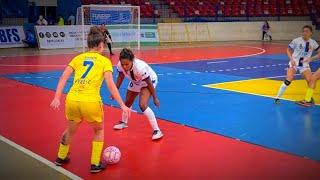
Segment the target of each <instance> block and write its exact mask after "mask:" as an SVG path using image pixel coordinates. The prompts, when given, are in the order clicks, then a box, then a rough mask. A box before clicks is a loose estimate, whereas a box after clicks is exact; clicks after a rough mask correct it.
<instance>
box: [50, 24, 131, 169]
mask: <svg viewBox="0 0 320 180" xmlns="http://www.w3.org/2000/svg"><path fill="white" fill-rule="evenodd" d="M104 42H105V38H104V36H103V34H102V33H101V31H100V30H99V29H98V28H97V27H92V28H91V29H90V33H89V35H88V39H87V43H88V47H89V48H90V51H88V52H86V53H82V54H80V55H78V56H76V57H75V58H73V60H72V61H71V62H70V63H69V65H68V66H67V67H66V69H65V70H64V72H63V74H62V76H61V78H60V80H59V84H58V87H57V90H56V94H55V97H54V99H53V101H52V103H51V107H52V108H54V109H57V108H59V106H60V99H61V94H62V91H63V89H64V86H65V84H66V82H67V80H68V79H69V77H70V76H71V74H72V73H74V81H73V85H72V87H71V89H70V91H69V93H68V95H67V97H66V105H65V112H66V117H67V120H68V127H67V129H66V130H65V131H64V132H63V135H62V139H61V143H60V147H59V151H58V158H57V159H56V161H55V164H56V165H58V166H61V165H62V164H64V163H67V162H68V161H69V158H68V157H67V155H68V152H69V146H70V143H71V138H72V136H73V134H74V133H75V132H76V130H77V128H78V126H79V124H80V123H81V121H82V120H86V121H87V122H88V123H89V124H90V125H91V127H92V129H93V131H94V137H93V142H92V152H91V153H92V154H91V170H90V171H91V172H92V173H97V172H100V171H101V170H103V169H104V165H103V164H101V163H100V156H101V151H102V148H103V142H104V126H103V117H104V112H103V107H102V103H101V97H100V88H101V84H102V82H103V80H104V79H105V80H106V83H107V87H108V89H109V90H110V93H111V94H112V96H113V97H114V98H115V99H116V101H117V102H118V103H119V105H120V107H121V109H122V110H123V114H125V115H126V116H129V114H130V109H129V108H127V107H126V106H125V104H124V103H123V101H122V99H121V97H120V94H119V91H118V89H117V88H116V86H115V84H114V82H113V79H112V70H113V69H112V64H111V62H110V60H109V59H107V58H106V57H104V56H102V55H101V53H102V52H103V50H104Z"/></svg>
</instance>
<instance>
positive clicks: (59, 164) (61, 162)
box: [54, 157, 70, 166]
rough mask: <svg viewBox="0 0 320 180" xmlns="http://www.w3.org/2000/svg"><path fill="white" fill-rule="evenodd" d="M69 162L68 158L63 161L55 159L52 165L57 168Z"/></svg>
mask: <svg viewBox="0 0 320 180" xmlns="http://www.w3.org/2000/svg"><path fill="white" fill-rule="evenodd" d="M69 161H70V158H68V157H66V158H65V159H60V158H57V159H56V160H55V161H54V164H56V165H57V166H62V165H63V164H67V163H68V162H69Z"/></svg>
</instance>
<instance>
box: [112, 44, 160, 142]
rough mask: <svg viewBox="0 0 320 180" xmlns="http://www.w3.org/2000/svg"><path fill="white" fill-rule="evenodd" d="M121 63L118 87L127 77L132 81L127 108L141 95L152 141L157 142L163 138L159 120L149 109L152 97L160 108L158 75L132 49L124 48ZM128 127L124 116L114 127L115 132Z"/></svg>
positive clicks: (141, 103)
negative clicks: (151, 130)
mask: <svg viewBox="0 0 320 180" xmlns="http://www.w3.org/2000/svg"><path fill="white" fill-rule="evenodd" d="M119 59H120V61H119V63H118V65H117V69H118V72H119V75H118V80H117V87H118V89H119V88H120V86H121V84H122V82H123V79H124V78H125V77H126V78H128V79H129V80H130V82H129V85H128V89H127V94H126V102H125V104H126V105H127V107H131V106H132V104H133V102H134V100H135V98H136V97H137V96H138V95H139V97H140V99H139V106H140V109H141V111H142V112H143V114H144V115H145V116H146V117H147V118H148V120H149V121H150V124H151V127H152V128H153V134H152V140H157V139H160V138H162V137H163V133H162V132H161V130H160V128H159V126H158V123H157V119H156V117H155V115H154V113H153V111H152V110H151V109H150V108H149V106H148V102H149V99H150V97H151V96H152V98H153V102H154V104H155V105H156V106H157V107H160V102H159V99H158V97H157V94H156V90H155V88H156V86H157V83H158V77H157V74H156V73H155V72H154V71H153V69H152V68H151V67H150V66H149V65H148V64H147V63H146V62H144V61H142V60H140V59H137V58H135V57H134V54H133V52H132V51H131V50H130V49H126V48H124V49H123V50H122V51H121V53H120V57H119ZM127 127H128V117H127V116H126V115H125V114H123V115H122V120H121V121H120V122H119V123H118V124H116V125H115V126H114V129H115V130H120V129H124V128H127Z"/></svg>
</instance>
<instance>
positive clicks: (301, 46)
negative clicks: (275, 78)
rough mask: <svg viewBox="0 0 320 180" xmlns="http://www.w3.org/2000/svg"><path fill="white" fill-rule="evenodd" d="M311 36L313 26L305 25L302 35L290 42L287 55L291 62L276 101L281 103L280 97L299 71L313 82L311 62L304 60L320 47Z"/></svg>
mask: <svg viewBox="0 0 320 180" xmlns="http://www.w3.org/2000/svg"><path fill="white" fill-rule="evenodd" d="M311 37H312V27H311V26H308V25H307V26H304V27H303V34H302V37H299V38H296V39H294V40H293V41H292V42H291V43H290V44H289V47H288V48H287V55H288V57H289V60H290V62H289V68H288V70H287V78H286V79H285V81H284V82H283V83H282V85H281V86H280V88H279V91H278V94H277V96H276V97H275V103H279V101H280V97H281V96H282V94H283V93H284V92H285V90H286V89H287V87H288V86H289V85H290V84H291V82H292V81H293V79H294V76H295V74H296V72H297V71H298V72H299V73H300V74H301V75H302V76H303V78H304V79H305V80H306V81H307V82H308V84H309V83H310V82H311V77H312V72H311V69H310V66H309V62H303V60H304V59H305V58H310V57H311V56H312V53H313V52H314V50H316V49H318V48H319V45H318V43H317V42H316V41H315V40H313V39H311Z"/></svg>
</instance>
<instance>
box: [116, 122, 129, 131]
mask: <svg viewBox="0 0 320 180" xmlns="http://www.w3.org/2000/svg"><path fill="white" fill-rule="evenodd" d="M127 127H128V125H127V123H125V122H122V121H120V122H119V124H116V125H114V126H113V129H115V130H121V129H125V128H127Z"/></svg>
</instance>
